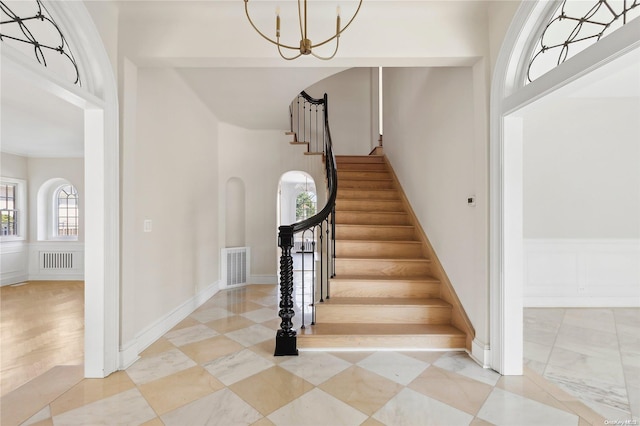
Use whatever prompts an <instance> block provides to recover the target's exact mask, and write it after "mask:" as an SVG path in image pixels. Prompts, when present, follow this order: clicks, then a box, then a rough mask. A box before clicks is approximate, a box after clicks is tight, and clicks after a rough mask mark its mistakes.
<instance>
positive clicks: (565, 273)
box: [524, 239, 640, 307]
mask: <svg viewBox="0 0 640 426" xmlns="http://www.w3.org/2000/svg"><path fill="white" fill-rule="evenodd" d="M524 255H525V259H524V275H525V284H524V306H526V307H597V306H599V307H623V306H624V307H640V239H526V240H525V241H524Z"/></svg>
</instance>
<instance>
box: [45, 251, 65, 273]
mask: <svg viewBox="0 0 640 426" xmlns="http://www.w3.org/2000/svg"><path fill="white" fill-rule="evenodd" d="M40 269H73V252H62V251H41V252H40Z"/></svg>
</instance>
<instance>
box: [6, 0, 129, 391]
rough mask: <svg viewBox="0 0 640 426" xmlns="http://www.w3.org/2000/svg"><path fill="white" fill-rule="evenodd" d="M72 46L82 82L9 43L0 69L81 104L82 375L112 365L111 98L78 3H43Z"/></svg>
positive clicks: (106, 66)
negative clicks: (65, 76) (83, 354)
mask: <svg viewBox="0 0 640 426" xmlns="http://www.w3.org/2000/svg"><path fill="white" fill-rule="evenodd" d="M46 6H47V9H48V11H49V12H50V14H51V16H52V17H53V18H54V20H55V21H56V22H57V25H58V27H59V28H60V31H61V32H62V33H63V34H64V37H65V38H66V40H67V41H68V42H69V45H71V46H73V49H74V56H75V58H76V63H77V66H78V69H79V70H80V74H81V80H82V87H80V86H78V85H75V84H74V83H73V82H69V81H67V80H65V79H63V78H62V77H61V76H59V75H57V74H54V73H52V72H50V70H49V69H48V68H45V67H43V66H41V65H40V64H38V62H37V61H34V60H33V58H31V57H28V56H26V55H25V54H24V53H23V52H21V51H19V50H17V49H15V48H12V47H11V46H9V45H6V46H5V45H4V44H3V46H2V65H3V73H5V72H6V73H11V74H14V75H16V76H18V78H20V79H21V80H22V81H24V82H25V83H24V84H26V85H29V86H31V87H37V88H38V89H39V90H42V91H44V92H47V93H49V94H51V95H53V96H55V97H57V98H59V99H60V100H62V101H64V102H67V103H69V104H71V105H73V106H74V107H77V108H79V109H80V110H81V112H82V115H83V121H84V185H85V198H84V205H85V209H84V216H85V228H84V229H85V234H84V235H85V246H84V248H85V255H84V268H85V318H84V322H85V339H84V340H85V342H84V343H85V344H84V347H85V351H84V352H85V359H84V374H85V377H95V378H102V377H105V376H107V375H108V374H110V373H112V372H114V371H116V370H117V369H118V367H119V364H120V360H119V356H120V355H119V346H120V303H119V283H120V253H119V245H120V244H119V239H120V225H119V217H120V208H119V201H120V189H119V188H120V186H119V152H118V151H119V147H118V133H119V130H118V100H117V85H116V79H115V76H114V73H113V69H114V68H113V66H112V64H111V62H110V60H109V57H108V55H107V52H106V49H105V46H104V44H103V41H102V39H101V37H100V34H99V33H98V31H97V29H96V27H95V25H94V23H93V19H92V17H91V16H90V15H89V12H88V11H87V9H86V7H85V5H84V4H83V3H81V2H77V3H73V2H72V3H67V2H65V3H60V2H52V3H47V5H46Z"/></svg>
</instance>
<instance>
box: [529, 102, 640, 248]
mask: <svg viewBox="0 0 640 426" xmlns="http://www.w3.org/2000/svg"><path fill="white" fill-rule="evenodd" d="M639 116H640V99H638V98H617V99H588V98H568V99H561V100H556V101H554V102H550V103H544V104H543V105H542V106H541V107H536V108H532V109H531V110H530V111H529V112H527V113H525V115H524V237H525V238H545V239H554V238H636V239H637V238H640V167H639V160H640V121H638V117H639Z"/></svg>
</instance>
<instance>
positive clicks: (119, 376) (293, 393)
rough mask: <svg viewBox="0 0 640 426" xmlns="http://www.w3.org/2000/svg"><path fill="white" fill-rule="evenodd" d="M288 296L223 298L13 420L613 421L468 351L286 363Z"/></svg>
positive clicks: (8, 415) (269, 289)
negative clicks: (282, 311)
mask: <svg viewBox="0 0 640 426" xmlns="http://www.w3.org/2000/svg"><path fill="white" fill-rule="evenodd" d="M277 300H278V295H277V288H276V286H273V285H268V286H267V285H258V286H256V285H252V286H247V287H244V288H240V289H234V290H227V291H222V292H219V293H218V294H216V295H215V296H214V297H213V298H211V299H210V300H209V301H207V302H206V303H205V304H204V305H202V306H201V307H200V308H199V309H197V310H196V311H195V312H194V313H193V314H192V315H190V316H189V317H188V318H186V319H185V320H184V321H182V322H181V323H180V324H178V325H177V326H176V327H174V328H173V329H172V330H171V331H169V332H168V333H167V334H165V335H164V336H163V337H162V338H160V339H159V340H158V341H156V342H155V343H154V344H153V345H151V346H150V347H149V348H147V349H146V350H145V351H144V352H143V353H142V354H141V359H139V360H138V361H137V362H136V363H134V364H133V365H132V366H131V367H129V368H128V369H127V370H125V371H119V372H117V373H114V374H112V375H110V376H109V377H107V378H105V379H80V380H77V381H76V382H74V383H75V384H72V386H71V387H70V388H67V389H68V390H65V391H64V392H62V393H61V394H56V393H55V392H54V391H50V392H48V393H46V395H45V394H44V392H41V391H40V390H41V389H43V387H42V386H41V383H40V384H34V385H33V386H34V387H33V389H32V391H31V392H29V393H28V394H29V395H30V397H29V398H24V397H23V398H22V399H19V400H16V401H14V402H13V403H12V404H4V403H3V412H2V421H1V423H2V425H3V426H10V425H19V424H22V425H52V424H53V425H99V424H130V425H180V426H196V425H223V426H228V425H260V426H265V425H314V426H315V425H318V426H324V425H327V426H338V425H366V426H374V425H394V426H395V425H416V426H418V425H428V424H441V425H457V424H464V425H468V424H473V425H485V424H498V425H500V424H502V425H581V426H582V425H589V424H594V425H595V424H598V425H601V424H604V422H605V419H604V418H603V417H602V416H599V415H598V414H597V413H596V412H595V411H593V410H592V409H590V408H589V407H587V406H585V405H584V404H582V403H580V402H579V401H578V400H577V399H576V398H575V397H573V396H570V395H569V394H568V393H567V392H565V391H563V390H561V389H559V388H558V387H556V386H555V385H552V384H551V383H550V382H549V381H547V380H545V379H543V378H542V377H541V376H540V375H539V374H537V373H536V372H535V371H533V370H531V369H527V370H526V373H525V375H524V376H518V377H513V376H512V377H501V376H500V375H498V374H497V373H495V372H492V371H491V370H485V369H482V368H481V367H479V366H478V365H477V364H476V363H475V362H473V361H472V360H471V359H470V358H469V357H468V356H467V355H466V354H465V353H461V352H393V351H389V352H301V353H300V356H298V357H274V356H273V349H274V336H275V330H276V329H277V328H278V325H279V320H278V319H273V318H269V316H268V315H266V312H267V310H269V311H272V312H275V309H276V304H277ZM28 385H29V384H28ZM44 388H46V387H44ZM23 395H24V394H23ZM47 398H48V399H47ZM27 405H28V406H30V407H32V409H31V412H29V410H27V409H25V406H27ZM21 416H22V417H21Z"/></svg>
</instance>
